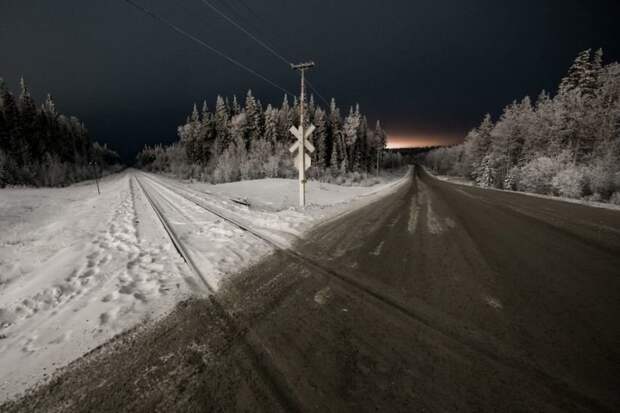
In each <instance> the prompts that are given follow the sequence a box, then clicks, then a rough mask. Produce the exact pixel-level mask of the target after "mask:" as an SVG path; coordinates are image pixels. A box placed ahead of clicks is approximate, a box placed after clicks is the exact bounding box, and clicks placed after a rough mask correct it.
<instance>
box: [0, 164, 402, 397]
mask: <svg viewBox="0 0 620 413" xmlns="http://www.w3.org/2000/svg"><path fill="white" fill-rule="evenodd" d="M136 178H137V179H139V180H140V182H141V183H142V184H143V185H144V188H145V189H146V190H147V191H148V192H149V194H150V195H151V197H152V199H153V200H154V202H156V203H157V205H158V206H159V208H160V209H161V211H162V212H163V214H164V215H165V216H166V218H167V219H168V221H169V223H170V225H171V226H172V227H173V229H174V231H175V233H176V234H177V236H178V237H179V238H180V240H181V242H183V244H184V245H185V246H186V248H187V250H188V251H189V254H190V255H191V258H192V260H193V261H195V262H196V264H197V266H198V267H199V268H200V272H201V275H203V276H204V277H203V278H204V279H205V281H206V282H207V283H208V284H209V286H210V287H211V289H213V290H217V288H218V286H219V284H220V282H221V281H222V280H223V279H225V278H226V277H227V276H229V275H230V274H233V273H235V272H236V271H239V270H240V269H241V268H243V267H244V266H247V265H250V264H252V263H253V262H256V261H257V260H259V259H260V258H261V257H263V256H265V255H267V254H269V253H270V252H271V250H270V247H269V246H268V245H266V244H265V243H264V242H262V241H261V240H260V239H258V238H256V237H253V236H252V235H251V234H249V233H247V232H245V231H242V230H241V229H239V228H238V227H235V226H234V225H231V224H230V223H229V222H226V220H222V219H221V218H220V217H218V216H217V215H214V214H212V213H209V212H207V211H206V210H205V209H203V208H201V207H200V206H199V205H206V206H208V207H209V208H211V209H213V210H214V211H219V212H221V213H223V214H224V215H225V216H228V217H231V218H232V219H234V220H235V221H237V222H240V223H242V224H243V225H247V226H248V227H251V228H252V229H253V230H255V231H256V232H259V233H261V234H264V235H265V236H266V237H269V239H272V240H274V241H275V242H277V243H279V244H280V245H282V246H284V247H286V246H289V245H290V243H291V242H293V241H294V240H295V239H296V238H297V237H299V236H301V235H302V234H303V232H304V231H306V230H308V229H309V228H311V227H312V226H313V225H315V224H316V223H319V222H323V221H324V220H326V219H330V218H333V217H334V216H336V215H339V214H343V213H346V212H347V211H348V210H350V209H352V208H354V207H357V206H361V205H364V204H366V203H368V202H370V201H372V200H374V199H376V198H378V197H379V196H381V195H382V194H383V193H385V192H387V191H390V190H392V189H394V188H395V187H396V186H397V185H398V183H402V182H404V180H400V181H397V182H395V181H396V179H395V178H394V179H392V180H391V181H386V182H383V183H382V184H380V185H375V186H373V187H340V186H336V185H329V184H322V183H317V182H310V184H309V185H308V187H309V191H308V199H309V200H310V205H309V207H308V208H307V209H306V210H305V211H302V210H300V209H299V208H296V207H295V206H294V202H295V201H296V200H297V182H296V181H295V180H283V179H270V180H259V181H247V182H239V183H231V184H225V185H206V184H188V183H180V182H178V181H175V180H171V179H166V178H162V177H159V176H154V175H146V174H142V173H138V172H137V171H128V172H125V173H122V174H117V175H114V176H110V177H108V178H106V179H104V180H103V181H102V182H101V189H102V194H101V195H100V196H98V195H97V191H96V187H95V185H94V183H92V182H89V183H83V184H78V185H73V186H71V187H68V188H60V189H50V188H46V189H32V188H13V189H2V190H0V401H2V400H5V399H7V398H9V397H12V396H13V395H15V394H16V393H18V392H21V391H23V390H25V389H27V388H28V387H30V386H32V385H33V384H35V383H36V382H38V381H40V380H42V379H45V378H49V376H50V374H51V373H53V371H54V370H55V369H56V368H59V367H61V366H64V365H66V364H68V363H69V362H70V361H72V360H74V359H76V358H78V357H79V356H80V355H82V354H84V353H86V352H87V351H88V350H90V349H92V348H94V347H96V346H98V345H100V344H102V343H104V342H105V341H107V340H109V339H110V338H111V337H113V336H114V335H116V334H118V333H120V332H123V331H125V330H127V329H129V328H132V327H133V326H136V325H138V324H140V323H141V322H144V321H148V320H152V319H156V318H158V317H161V316H162V315H164V314H165V313H167V312H168V311H170V310H171V309H172V308H173V307H174V305H175V304H176V303H177V302H179V301H180V300H182V299H184V298H186V297H188V296H190V295H192V294H200V295H203V294H205V293H206V291H207V289H206V288H205V285H204V284H203V280H200V279H199V278H197V277H196V275H195V274H193V273H192V271H191V270H190V269H189V267H188V266H187V264H186V263H185V262H184V261H183V259H182V258H181V257H180V256H179V255H178V253H177V251H176V250H175V248H174V246H173V244H172V243H171V242H170V238H169V237H168V235H167V234H166V232H165V230H164V228H163V226H162V224H161V222H160V221H159V220H158V218H157V216H156V214H155V212H154V211H153V209H152V207H151V206H150V204H149V202H148V200H147V198H146V196H145V194H144V192H143V191H142V189H141V187H140V185H139V183H138V181H137V179H136ZM233 198H234V199H240V198H242V199H246V200H248V201H249V203H250V206H245V205H241V204H238V203H237V202H235V201H233V200H232V199H233Z"/></svg>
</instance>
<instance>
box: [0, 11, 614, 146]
mask: <svg viewBox="0 0 620 413" xmlns="http://www.w3.org/2000/svg"><path fill="white" fill-rule="evenodd" d="M136 1H137V2H138V3H140V4H142V5H144V6H147V7H149V8H151V9H153V10H154V11H156V12H157V13H158V14H160V15H162V16H164V17H165V18H167V19H169V20H170V21H172V22H173V23H175V24H177V25H179V26H181V27H183V28H184V29H185V30H187V31H189V32H191V33H192V34H195V35H196V36H198V37H200V38H201V39H203V40H205V41H206V42H208V43H210V44H212V45H214V46H216V47H218V48H219V49H221V50H222V51H224V52H225V53H227V54H229V55H230V56H232V57H234V58H237V59H239V60H240V61H242V62H243V63H245V64H247V65H248V66H251V67H252V68H253V69H255V70H257V71H258V72H260V73H262V74H264V75H265V76H267V77H269V78H270V79H272V80H274V81H275V82H276V83H278V84H280V85H282V86H283V87H285V88H287V89H289V90H294V91H296V90H297V87H298V84H297V83H298V81H297V78H296V74H295V73H293V72H292V71H290V69H288V68H287V67H286V66H285V65H284V64H283V63H282V62H280V61H279V60H277V59H276V58H274V57H273V56H272V55H270V54H269V53H268V52H266V51H265V50H264V49H261V48H260V47H259V46H257V45H256V44H255V43H253V42H252V41H251V40H250V39H248V38H247V37H245V36H244V35H243V34H242V33H240V32H239V31H237V30H236V29H235V28H233V27H232V26H231V25H230V24H228V23H227V22H226V21H225V20H223V19H222V18H221V17H220V16H218V15H216V14H215V13H214V12H213V11H212V10H209V9H208V8H207V7H205V6H204V5H203V4H201V1H200V0H181V1H176V2H170V1H164V0H136ZM210 1H212V2H213V3H214V5H216V6H217V7H220V8H221V9H222V10H223V11H225V12H227V13H229V14H230V15H231V17H233V18H234V19H237V20H239V21H240V22H241V23H242V24H243V25H245V26H246V27H247V28H248V29H249V30H250V31H252V32H254V33H256V34H257V35H258V36H259V37H261V38H262V39H264V40H266V41H267V42H269V43H270V44H272V45H273V46H274V47H275V49H277V50H278V51H279V52H281V53H282V54H283V55H284V56H285V57H287V58H288V59H291V60H295V61H297V60H305V59H314V60H315V61H316V62H317V67H316V70H314V71H313V72H312V73H311V76H312V77H311V79H312V81H313V83H314V84H315V86H316V87H317V88H318V90H319V92H320V93H321V94H322V95H324V96H325V97H331V96H335V97H336V98H337V100H338V102H339V104H340V105H341V106H343V107H345V108H346V107H348V105H351V104H354V103H355V102H359V103H360V104H361V106H362V110H364V111H365V113H368V114H369V115H370V117H371V118H372V119H375V118H380V119H382V120H383V121H384V123H385V125H386V127H387V129H388V131H389V132H390V133H392V134H393V135H394V136H398V137H400V139H401V140H406V139H407V137H412V142H413V143H415V142H419V141H420V137H424V138H425V139H426V138H433V139H436V141H437V142H447V141H450V142H452V141H454V140H455V139H458V137H459V136H463V134H464V133H465V132H466V131H467V130H468V129H469V128H471V127H472V126H475V124H477V123H478V121H479V119H480V118H481V117H482V115H483V114H484V113H485V112H491V113H492V114H494V115H497V114H498V111H499V110H500V109H501V107H502V106H504V105H505V104H507V103H509V102H510V101H511V100H512V99H514V98H520V97H522V96H524V95H526V94H529V95H532V96H535V95H537V94H538V92H539V91H540V90H541V89H547V90H552V89H553V88H554V87H555V85H556V84H557V82H558V80H559V78H560V77H561V76H562V75H563V73H564V72H565V70H566V69H567V67H568V66H569V64H570V63H571V61H572V59H573V57H574V56H575V55H576V53H577V52H578V51H580V50H583V49H586V48H590V47H591V48H598V47H603V48H604V49H605V51H606V56H607V59H612V60H618V58H619V56H620V44H619V43H618V41H617V39H618V38H620V29H619V26H620V25H618V24H617V17H618V16H619V15H620V13H619V12H620V6H619V2H617V1H615V0H610V1H605V0H599V1H586V0H554V1H551V0H546V1H545V0H538V1H534V0H529V1H523V0H521V1H510V2H498V1H490V0H476V1H473V0H471V1H467V2H464V1H459V0H451V1H448V0H432V1H431V0H428V1H427V0H407V1H404V0H402V1H401V0H395V1H389V2H379V1H376V0H357V1H318V0H316V1H315V0H306V1H303V2H297V1H290V0H269V1H268V0H252V1H250V0H210ZM0 50H1V53H2V60H1V61H0V76H4V77H5V79H7V81H8V83H9V85H10V86H11V87H12V88H13V89H15V88H16V86H17V82H18V78H19V76H21V75H24V76H25V78H26V80H27V81H28V83H29V84H30V86H31V88H32V89H33V91H34V92H35V96H36V97H38V98H39V99H40V98H42V96H43V94H44V93H46V92H48V91H49V92H51V93H52V94H53V95H54V96H55V97H56V100H57V102H58V106H59V107H60V109H61V110H62V111H63V112H66V113H71V114H75V115H77V116H78V117H80V118H82V119H83V120H84V121H85V122H86V124H87V126H88V127H89V128H90V130H91V132H92V134H93V135H94V137H95V138H96V139H98V140H100V141H104V142H109V143H111V144H113V145H114V146H116V147H117V148H119V149H121V152H122V153H123V154H124V155H125V156H129V155H131V154H132V153H134V152H135V151H136V150H137V149H139V148H140V147H141V146H142V145H144V144H145V143H156V142H169V141H171V140H173V139H175V128H176V125H178V124H179V123H181V122H182V121H183V120H184V118H185V116H186V114H187V112H188V111H189V110H190V109H191V104H192V103H193V102H194V101H201V100H202V99H203V98H207V99H208V103H209V104H211V106H213V104H214V100H215V95H216V94H218V93H220V94H226V95H232V94H237V95H242V94H244V93H245V91H246V90H247V89H248V88H252V89H253V91H254V93H255V95H257V96H259V97H261V99H262V100H263V101H264V102H277V103H279V102H280V100H281V99H282V93H281V92H280V91H279V90H277V89H275V88H274V87H273V86H270V85H269V84H267V83H265V82H264V81H262V80H260V79H257V78H255V77H253V76H252V75H250V74H248V73H247V72H244V71H243V70H241V69H239V68H237V67H235V66H233V65H231V64H230V63H228V62H226V61H225V60H223V59H222V58H220V57H218V56H216V55H214V54H213V53H210V52H209V51H207V50H205V49H203V48H201V47H200V46H197V45H196V44H194V43H191V42H190V41H188V40H187V39H185V38H183V37H181V36H179V35H178V34H177V33H175V32H173V31H171V30H170V29H169V28H167V27H165V26H163V25H162V24H160V23H158V22H156V21H154V20H153V19H151V18H149V17H148V16H145V15H143V14H141V13H140V12H138V11H137V10H135V9H133V8H131V7H130V6H129V5H128V4H127V3H125V2H124V1H122V0H108V1H96V2H91V1H89V2H85V1H82V0H64V1H55V2H51V1H46V0H30V1H27V2H25V1H22V0H4V1H3V2H2V4H1V5H0ZM415 139H417V141H416V140H415ZM431 141H432V139H431Z"/></svg>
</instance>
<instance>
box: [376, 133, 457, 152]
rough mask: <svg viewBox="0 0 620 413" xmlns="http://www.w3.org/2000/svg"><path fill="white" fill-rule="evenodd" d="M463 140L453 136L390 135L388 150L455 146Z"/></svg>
mask: <svg viewBox="0 0 620 413" xmlns="http://www.w3.org/2000/svg"><path fill="white" fill-rule="evenodd" d="M461 140H462V137H460V136H456V135H454V136H452V135H443V136H442V135H434V136H433V135H388V137H387V147H388V149H401V148H421V147H425V146H437V145H453V144H455V143H459V142H460V141H461Z"/></svg>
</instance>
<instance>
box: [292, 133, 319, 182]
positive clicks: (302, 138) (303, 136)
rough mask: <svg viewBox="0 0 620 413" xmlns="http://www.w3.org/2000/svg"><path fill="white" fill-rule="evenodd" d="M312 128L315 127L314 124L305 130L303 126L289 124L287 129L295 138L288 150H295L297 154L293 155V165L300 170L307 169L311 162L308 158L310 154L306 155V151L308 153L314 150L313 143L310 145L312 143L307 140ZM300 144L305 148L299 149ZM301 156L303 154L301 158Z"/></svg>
mask: <svg viewBox="0 0 620 413" xmlns="http://www.w3.org/2000/svg"><path fill="white" fill-rule="evenodd" d="M314 129H315V127H314V125H310V126H309V127H307V128H306V129H305V130H304V129H303V128H296V127H295V126H291V129H289V131H290V132H291V133H292V134H293V136H295V137H296V138H297V142H295V143H294V144H293V145H292V146H291V147H290V148H289V151H290V152H291V153H293V152H295V151H297V156H296V157H295V167H296V168H297V170H298V171H300V172H301V170H302V168H303V170H304V171H307V170H308V168H310V165H311V163H312V160H311V159H310V156H308V154H307V153H306V151H308V152H309V153H312V152H314V145H312V143H311V142H310V140H309V139H310V135H311V134H312V132H313V131H314ZM302 131H303V132H302ZM302 142H303V143H302ZM302 145H303V147H304V149H305V150H302V149H300V148H301V147H302ZM302 156H303V160H302ZM302 161H303V162H302Z"/></svg>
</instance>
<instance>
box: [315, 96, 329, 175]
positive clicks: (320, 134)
mask: <svg viewBox="0 0 620 413" xmlns="http://www.w3.org/2000/svg"><path fill="white" fill-rule="evenodd" d="M314 125H315V126H316V131H315V132H314V134H313V135H314V143H315V144H314V147H315V151H314V153H313V155H314V157H315V159H314V160H315V163H316V166H317V167H318V168H319V169H321V170H324V169H325V168H326V167H327V165H328V162H329V159H328V153H327V118H326V116H325V111H324V110H322V109H321V108H320V107H317V108H316V111H315V112H314Z"/></svg>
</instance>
